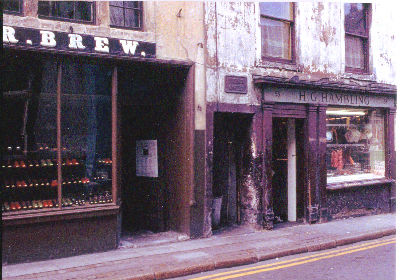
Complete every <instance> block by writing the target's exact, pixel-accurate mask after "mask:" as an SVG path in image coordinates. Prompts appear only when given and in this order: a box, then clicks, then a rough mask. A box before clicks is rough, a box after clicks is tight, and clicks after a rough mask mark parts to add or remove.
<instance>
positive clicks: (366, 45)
mask: <svg viewBox="0 0 400 280" xmlns="http://www.w3.org/2000/svg"><path fill="white" fill-rule="evenodd" d="M346 4H351V3H344V5H346ZM361 4H362V5H363V11H364V18H365V28H366V32H365V34H366V35H360V34H355V33H351V32H347V30H346V24H344V32H345V42H344V43H345V72H348V73H354V74H368V73H369V53H370V51H369V44H370V36H369V33H370V20H369V16H370V4H368V3H361ZM345 16H346V15H345ZM347 38H357V39H361V41H362V46H363V48H362V52H363V54H364V68H354V67H350V66H347V64H346V57H347V53H346V41H347Z"/></svg>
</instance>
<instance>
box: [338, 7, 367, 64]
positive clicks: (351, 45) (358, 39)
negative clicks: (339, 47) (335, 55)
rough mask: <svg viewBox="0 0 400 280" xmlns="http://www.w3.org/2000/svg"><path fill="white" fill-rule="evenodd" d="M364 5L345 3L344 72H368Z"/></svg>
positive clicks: (365, 8) (365, 9)
mask: <svg viewBox="0 0 400 280" xmlns="http://www.w3.org/2000/svg"><path fill="white" fill-rule="evenodd" d="M367 8H368V6H367V5H366V4H362V3H345V4H344V11H345V13H344V14H345V19H344V27H345V32H346V40H345V42H346V50H345V53H346V71H350V72H367V71H368V67H367V65H368V24H367V23H368V21H367Z"/></svg>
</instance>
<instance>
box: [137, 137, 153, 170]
mask: <svg viewBox="0 0 400 280" xmlns="http://www.w3.org/2000/svg"><path fill="white" fill-rule="evenodd" d="M136 176H141V177H158V155H157V140H138V141H136Z"/></svg>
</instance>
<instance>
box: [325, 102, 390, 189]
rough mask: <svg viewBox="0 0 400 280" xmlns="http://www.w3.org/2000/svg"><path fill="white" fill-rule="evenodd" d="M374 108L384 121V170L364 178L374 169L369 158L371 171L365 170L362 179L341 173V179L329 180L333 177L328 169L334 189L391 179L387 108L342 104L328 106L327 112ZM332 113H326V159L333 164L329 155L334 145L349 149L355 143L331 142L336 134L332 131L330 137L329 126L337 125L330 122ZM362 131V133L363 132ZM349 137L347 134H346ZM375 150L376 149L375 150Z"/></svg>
mask: <svg viewBox="0 0 400 280" xmlns="http://www.w3.org/2000/svg"><path fill="white" fill-rule="evenodd" d="M374 109H376V111H377V112H378V113H379V114H380V117H379V118H381V120H380V121H382V125H383V131H381V134H382V136H383V138H384V139H381V142H382V144H383V145H384V147H383V149H382V150H380V152H382V153H383V156H384V160H383V163H384V166H383V169H382V170H379V171H380V172H383V173H381V174H378V173H375V174H374V175H376V176H369V177H370V178H363V176H364V177H368V176H366V175H365V174H370V173H371V172H372V170H373V168H372V166H371V161H370V160H369V161H368V164H367V165H368V166H369V168H370V170H371V171H370V172H368V171H367V172H364V173H362V175H361V177H360V179H357V178H356V179H351V178H346V175H340V176H339V177H341V178H339V180H333V181H329V178H330V177H331V176H328V170H326V179H327V186H328V187H329V188H333V189H335V188H337V187H338V186H341V187H343V186H348V187H351V186H360V185H365V184H369V183H371V182H375V183H376V182H386V181H388V180H389V179H388V164H389V162H388V160H389V158H388V154H387V151H388V149H389V146H388V134H387V125H388V120H387V110H385V109H384V108H364V107H356V108H355V107H341V106H329V107H328V108H327V112H328V111H330V110H344V111H346V110H364V111H372V110H374ZM330 115H335V114H332V113H331V114H328V113H327V115H326V118H327V121H326V132H327V136H326V142H327V145H326V153H327V157H326V159H327V165H329V166H330V165H331V164H332V161H330V160H332V159H329V157H328V153H330V150H331V149H332V150H335V148H334V147H336V146H337V147H338V148H340V145H343V147H345V149H347V148H349V147H350V146H352V145H353V144H351V143H350V142H349V143H344V144H334V143H330V141H334V140H332V139H335V138H334V135H332V134H333V133H331V134H330V136H329V137H328V133H330V132H331V130H330V129H328V128H329V127H331V126H335V125H334V124H330V123H329V122H328V118H329V116H330ZM348 116H350V115H348ZM351 116H354V115H351ZM375 121H379V120H378V119H375ZM368 124H369V123H365V124H362V125H363V126H366V125H368ZM359 125H361V124H359ZM338 126H340V124H339V125H338ZM363 133H365V132H363ZM363 133H362V134H363ZM332 136H333V138H332V139H330V138H331V137H332ZM350 136H351V137H355V138H357V135H353V136H352V135H351V134H350ZM336 137H338V136H336ZM346 137H347V136H346ZM360 139H362V138H360ZM355 143H358V141H357V142H355ZM357 145H358V146H360V145H362V144H361V143H360V144H356V146H357ZM367 145H373V144H371V143H369V144H367ZM373 151H374V150H373ZM376 151H379V150H376ZM369 152H371V151H369ZM368 155H369V156H371V153H368ZM377 171H378V170H375V171H374V172H377Z"/></svg>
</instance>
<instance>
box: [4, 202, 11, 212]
mask: <svg viewBox="0 0 400 280" xmlns="http://www.w3.org/2000/svg"><path fill="white" fill-rule="evenodd" d="M4 209H5V210H6V211H7V212H8V211H10V210H11V208H10V204H8V202H4Z"/></svg>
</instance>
